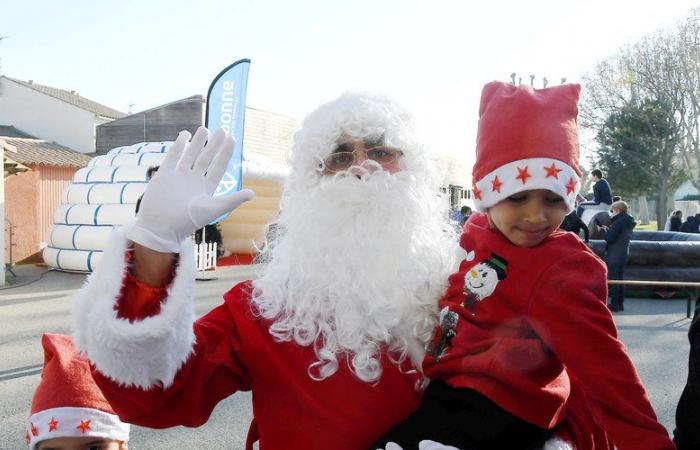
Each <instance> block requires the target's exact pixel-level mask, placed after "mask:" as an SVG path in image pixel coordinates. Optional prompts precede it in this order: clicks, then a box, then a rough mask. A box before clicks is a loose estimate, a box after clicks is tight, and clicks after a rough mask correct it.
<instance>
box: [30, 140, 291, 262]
mask: <svg viewBox="0 0 700 450" xmlns="http://www.w3.org/2000/svg"><path fill="white" fill-rule="evenodd" d="M171 144H172V142H142V143H139V144H134V145H130V146H125V147H118V148H115V149H112V150H110V151H109V152H108V153H107V154H106V155H100V156H97V157H95V158H93V159H92V160H91V161H90V162H89V163H88V166H87V167H85V168H83V169H80V170H78V171H77V172H76V173H75V175H74V176H73V182H72V183H71V184H70V186H68V188H66V191H65V192H64V194H63V203H62V204H61V205H59V206H58V208H56V210H55V211H54V216H53V223H54V225H53V226H51V228H49V230H48V232H47V238H46V241H47V246H46V247H45V248H44V251H43V257H44V261H45V262H46V264H47V265H48V266H50V267H53V268H56V269H60V270H66V271H78V272H91V271H93V270H94V269H95V268H96V267H97V266H98V265H99V263H100V259H101V258H102V251H103V250H104V249H105V247H106V246H107V243H108V241H109V236H110V233H111V232H112V230H113V229H114V227H118V226H122V225H124V224H125V223H126V222H127V221H128V220H129V219H131V218H133V217H134V215H135V213H136V201H137V200H138V198H139V197H140V196H141V194H143V192H144V191H145V190H146V185H147V181H146V172H147V171H148V169H149V168H150V167H153V166H159V165H160V164H161V163H162V162H163V159H164V158H165V155H166V154H167V152H168V149H169V148H170V145H171ZM287 173H288V169H287V167H286V166H285V165H284V164H281V163H278V162H275V161H273V160H271V159H269V158H267V157H265V156H263V155H258V154H255V153H251V154H249V155H246V156H245V160H244V162H243V187H244V188H250V189H253V190H254V191H255V192H256V196H255V198H254V199H253V200H251V201H250V202H246V203H245V204H243V205H242V206H240V207H239V208H238V209H236V213H235V214H232V215H230V216H229V217H227V218H225V219H224V220H223V221H222V222H221V224H220V228H221V232H222V237H223V241H224V248H225V249H226V251H227V253H241V254H254V253H255V249H256V246H257V245H260V244H261V242H260V239H261V238H262V236H263V234H264V231H265V226H266V224H267V223H268V221H269V220H270V219H272V218H274V216H275V215H276V214H277V211H278V208H279V199H280V196H281V192H282V185H283V184H284V180H285V179H286V177H287ZM256 242H257V243H256Z"/></svg>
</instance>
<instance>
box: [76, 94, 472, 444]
mask: <svg viewBox="0 0 700 450" xmlns="http://www.w3.org/2000/svg"><path fill="white" fill-rule="evenodd" d="M232 149H233V141H232V139H231V138H230V137H229V136H227V135H226V134H224V133H223V132H222V131H217V132H215V133H213V134H212V135H211V136H210V135H209V133H208V131H207V130H206V129H204V128H200V129H199V130H198V131H197V132H196V133H195V135H194V136H193V137H192V138H191V140H190V136H189V134H187V133H181V134H180V136H179V137H178V139H177V140H176V142H175V143H174V145H173V146H172V148H171V150H170V151H169V154H168V155H167V157H166V159H165V161H164V162H163V164H162V165H161V166H160V170H159V171H158V172H157V173H156V174H155V176H154V178H153V180H152V181H151V183H150V184H149V186H148V189H147V190H146V192H145V195H144V197H143V201H142V204H141V210H140V212H139V214H138V216H137V218H136V220H135V222H134V223H133V224H131V225H128V226H125V227H124V229H123V230H121V231H119V232H117V234H116V236H115V237H114V239H113V243H112V245H111V248H109V249H108V250H107V251H105V254H104V258H103V260H102V265H101V266H100V268H99V270H97V271H95V273H93V274H92V275H91V276H90V278H89V280H88V282H87V284H86V286H85V287H84V288H83V289H82V291H81V292H80V294H79V296H78V297H77V299H76V301H75V305H74V306H75V307H74V319H75V337H76V343H77V345H78V347H79V348H80V349H82V350H83V351H84V352H85V353H86V354H87V356H88V357H89V359H90V360H91V361H92V363H93V364H94V367H95V370H94V373H93V375H94V377H95V379H96V381H97V382H98V384H99V385H100V387H101V388H102V389H103V391H104V393H105V395H106V397H107V398H108V399H109V401H110V402H111V403H112V406H113V407H114V409H115V411H117V413H118V414H119V415H120V416H121V417H122V419H123V420H126V421H128V422H131V423H134V424H139V425H144V426H149V427H155V428H163V427H170V426H175V425H187V426H197V425H200V424H203V423H204V422H206V421H207V419H208V417H209V414H210V413H211V411H212V409H213V408H214V407H215V406H216V404H217V402H219V401H220V400H222V399H223V398H225V397H227V396H229V395H231V394H233V393H234V392H236V391H239V390H252V392H253V413H254V422H253V424H252V426H251V431H250V433H249V437H248V444H249V445H251V444H252V442H253V441H255V440H257V439H259V441H260V448H268V449H316V448H317V449H363V448H366V447H367V446H368V445H369V444H370V443H371V442H373V441H374V440H375V439H376V438H377V437H378V436H380V435H381V434H382V433H383V432H385V431H386V430H387V429H389V428H390V427H391V426H392V425H394V424H396V423H397V422H399V421H400V420H401V419H403V418H404V417H406V416H407V415H408V414H409V413H410V412H411V411H412V410H413V409H415V408H416V406H417V404H418V398H419V395H420V392H419V391H418V390H417V388H416V387H417V385H418V384H420V383H419V381H420V380H421V377H420V375H419V373H417V371H416V370H415V369H414V367H420V363H421V361H422V358H423V355H424V349H425V347H426V345H427V344H428V343H429V342H430V340H431V337H432V334H433V329H434V328H435V326H436V325H437V323H438V311H437V300H438V299H439V297H440V296H441V295H442V293H443V292H444V290H445V288H446V284H447V278H448V275H449V274H450V273H452V272H453V271H454V270H456V268H457V266H458V263H459V261H458V260H457V259H458V255H459V253H458V252H459V247H458V245H457V239H456V236H454V234H453V233H454V231H452V227H451V226H450V225H449V221H448V205H447V203H446V201H445V198H443V197H441V196H440V195H439V187H440V177H439V173H438V170H437V167H436V164H435V161H434V160H433V158H432V157H431V155H430V154H429V153H428V152H427V151H426V150H425V149H424V148H423V146H422V145H421V144H420V142H419V140H418V139H417V137H416V135H415V133H414V129H413V122H412V119H411V117H410V116H409V114H408V113H407V111H406V110H405V109H403V108H402V107H400V106H399V105H397V104H396V103H394V102H392V101H391V100H389V99H388V98H386V97H383V96H378V95H370V94H365V93H346V94H344V95H342V96H341V97H340V98H338V99H336V100H334V101H332V102H330V103H327V104H325V105H322V106H321V107H319V108H318V109H317V110H316V111H314V112H312V113H311V114H310V115H309V116H308V117H307V118H306V119H305V120H304V122H303V124H302V127H301V129H300V130H299V131H298V132H297V133H296V135H295V138H294V145H293V149H292V154H291V161H290V165H291V173H290V176H289V178H288V180H287V183H286V185H285V189H284V193H283V196H282V200H281V203H280V208H281V213H280V215H279V217H278V218H277V219H276V221H275V228H276V230H277V231H276V233H274V238H273V240H272V242H268V243H267V244H268V245H266V246H265V250H264V252H263V254H262V255H261V258H262V259H263V260H264V261H265V262H266V265H265V268H264V270H263V273H262V274H261V276H260V277H259V278H258V279H256V280H254V281H248V282H244V283H241V284H238V285H237V286H235V287H233V289H231V290H230V291H229V292H228V293H226V294H225V295H224V302H223V304H222V305H221V306H219V307H217V308H215V309H213V310H212V311H210V312H209V313H208V314H206V315H205V316H203V317H201V318H200V319H198V320H196V321H195V320H194V314H193V307H192V286H193V282H194V277H195V268H194V265H193V257H192V245H191V243H190V239H189V236H190V235H191V234H192V232H193V231H194V230H196V229H197V228H200V227H201V226H203V225H204V224H206V223H209V222H210V221H211V220H213V219H215V218H217V217H220V216H221V215H222V214H223V213H226V212H228V211H231V210H232V209H234V208H235V207H236V206H238V205H239V204H240V203H242V202H244V201H246V200H248V199H250V198H251V197H252V195H253V194H252V193H251V192H250V191H245V190H244V191H241V192H240V193H238V194H237V195H233V196H231V197H213V193H214V190H215V188H216V186H217V184H218V182H219V180H220V178H221V176H222V175H223V170H224V169H225V166H226V162H227V161H228V159H229V158H230V155H231V151H232ZM234 214H235V212H234Z"/></svg>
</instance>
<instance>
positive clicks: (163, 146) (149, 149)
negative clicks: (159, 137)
mask: <svg viewBox="0 0 700 450" xmlns="http://www.w3.org/2000/svg"><path fill="white" fill-rule="evenodd" d="M171 144H172V141H167V142H139V143H138V144H133V145H126V146H124V147H117V148H113V149H112V150H110V151H108V152H107V154H108V155H121V154H124V153H167V152H168V149H169V148H170V145H171Z"/></svg>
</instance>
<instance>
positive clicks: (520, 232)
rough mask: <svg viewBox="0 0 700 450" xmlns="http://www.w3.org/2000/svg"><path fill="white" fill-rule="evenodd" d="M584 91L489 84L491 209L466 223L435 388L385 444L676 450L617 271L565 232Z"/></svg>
mask: <svg viewBox="0 0 700 450" xmlns="http://www.w3.org/2000/svg"><path fill="white" fill-rule="evenodd" d="M579 91H580V87H579V86H578V85H562V86H556V87H552V88H547V89H541V90H537V89H533V88H531V87H529V86H514V85H510V84H505V83H500V82H493V83H489V84H487V85H486V86H485V87H484V90H483V92H482V96H481V107H480V111H479V115H480V119H479V133H478V138H477V148H476V164H475V166H474V170H473V178H474V187H473V192H474V196H475V204H476V207H477V208H478V209H479V210H480V211H482V212H483V213H482V214H474V215H472V216H471V218H470V220H469V222H467V224H466V226H465V229H464V232H463V235H462V238H461V241H460V244H461V246H462V247H463V248H464V250H465V251H466V255H468V257H467V258H466V259H465V260H464V261H462V263H461V264H460V268H459V271H458V272H457V273H455V274H453V275H452V276H450V286H449V288H448V291H447V293H446V294H445V296H444V297H443V298H442V299H441V300H440V307H441V308H442V311H441V314H440V328H439V329H438V330H437V333H436V336H435V341H434V343H433V347H432V348H431V349H430V351H429V353H428V356H426V358H425V360H424V362H423V370H424V373H425V375H426V376H427V377H429V378H430V379H432V380H433V381H432V382H431V384H430V385H429V386H428V388H427V390H426V392H425V394H424V397H423V402H422V405H421V407H420V408H419V409H418V410H417V411H416V412H415V413H414V414H413V415H411V416H410V417H409V418H408V419H407V420H406V421H404V422H403V423H401V424H399V425H398V426H397V427H396V428H395V429H393V430H392V431H390V432H389V433H388V434H387V435H386V436H385V437H384V438H382V439H381V440H380V441H378V442H377V443H376V445H374V446H372V449H375V448H384V446H385V445H386V444H387V443H389V442H395V443H398V444H399V445H401V446H402V447H403V449H404V450H409V449H416V448H418V444H419V442H420V441H422V440H432V441H437V442H440V443H442V444H446V445H451V446H454V447H457V448H459V449H461V450H480V449H501V448H502V449H510V450H512V449H541V448H543V447H544V448H576V449H578V450H586V449H593V448H595V449H596V450H598V449H600V448H603V449H608V448H612V447H613V445H614V446H615V447H616V448H617V449H619V450H644V449H649V450H651V449H653V450H662V449H673V448H674V446H673V443H672V442H671V440H670V439H669V437H668V433H667V431H666V430H665V429H664V428H663V426H661V425H660V424H659V423H658V421H657V418H656V415H655V414H654V411H653V409H652V407H651V404H650V402H649V399H648V397H647V394H646V392H645V390H644V387H643V386H642V383H641V381H640V379H639V377H638V375H637V372H636V370H635V368H634V366H633V364H632V361H631V360H630V358H629V356H628V354H627V352H626V349H625V347H624V345H623V344H622V342H620V341H619V340H618V339H617V331H616V328H615V324H614V322H613V319H612V316H611V314H610V312H609V311H608V309H607V307H606V300H607V284H606V269H605V265H604V264H603V262H602V261H601V260H600V259H599V258H598V257H596V255H595V254H593V252H592V251H591V250H590V249H589V248H588V247H587V246H586V245H585V244H584V243H583V242H581V240H580V239H579V238H578V237H577V236H575V235H574V234H572V233H567V232H563V231H561V230H558V227H559V225H560V224H561V222H562V220H563V219H564V217H565V216H566V214H568V213H569V212H571V211H572V210H573V208H574V203H575V200H576V195H577V194H578V191H579V188H580V178H579V177H580V171H579V168H578V157H579V144H578V125H577V114H578V106H577V103H578V97H579ZM484 213H485V214H484ZM391 445H393V444H390V446H389V447H387V448H391ZM424 446H425V444H424V445H423V446H422V447H424ZM393 448H395V447H393ZM431 448H438V447H435V446H433V447H431Z"/></svg>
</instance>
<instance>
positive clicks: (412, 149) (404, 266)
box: [253, 92, 458, 382]
mask: <svg viewBox="0 0 700 450" xmlns="http://www.w3.org/2000/svg"><path fill="white" fill-rule="evenodd" d="M341 137H343V138H344V137H350V138H352V139H366V138H374V139H378V140H381V141H383V143H384V145H386V146H387V147H390V148H393V149H398V150H401V152H402V156H401V159H400V161H399V163H400V167H401V170H400V171H398V172H396V173H393V174H392V173H389V172H388V171H385V170H381V167H380V166H378V165H377V164H376V163H373V162H372V161H368V162H367V165H363V167H359V168H358V167H353V168H351V169H349V170H347V171H343V172H339V173H336V174H334V175H324V173H323V170H324V164H323V160H324V158H325V157H326V156H328V155H329V154H330V153H331V152H332V151H333V150H334V149H335V148H336V147H337V146H338V142H339V140H340V139H341ZM290 166H291V173H290V175H289V177H288V179H287V181H286V184H285V188H284V192H283V194H282V199H281V203H280V208H281V213H280V215H279V217H278V218H277V219H276V221H275V230H276V232H275V234H274V237H273V238H272V239H271V240H270V242H268V243H267V245H266V246H265V249H264V250H263V252H262V254H261V259H262V260H264V261H265V262H267V265H266V267H265V269H264V273H263V274H262V276H261V277H260V278H259V279H257V280H255V281H254V283H253V286H254V292H253V304H254V307H255V310H256V311H257V312H258V314H260V315H261V316H262V317H263V318H265V319H268V320H270V321H271V325H270V333H271V334H272V335H273V336H274V337H275V338H276V339H277V340H279V341H290V340H293V341H294V342H296V343H297V344H299V345H303V346H313V348H314V350H315V354H316V358H317V360H316V361H314V362H312V363H310V367H309V375H310V376H311V377H312V378H315V379H324V378H327V377H329V376H331V375H333V374H334V373H336V372H337V370H338V368H339V363H340V361H342V359H341V358H340V357H341V356H342V357H343V358H347V361H348V365H349V367H350V369H351V370H352V372H353V373H354V374H355V375H356V376H357V377H359V378H360V379H361V380H363V381H366V382H374V381H377V380H378V379H379V378H380V377H381V374H382V367H383V364H384V363H386V361H382V358H384V356H383V355H385V354H386V355H389V357H390V358H393V359H394V360H395V361H403V360H404V359H405V358H406V356H410V357H411V359H413V360H414V361H415V362H417V363H419V362H420V360H421V358H422V355H423V353H422V352H423V348H424V346H425V345H426V344H427V343H428V342H429V340H430V339H431V337H432V333H433V329H434V327H435V325H436V321H437V319H436V317H437V301H438V299H439V296H440V295H441V294H442V293H443V291H444V289H445V288H446V282H447V277H448V275H449V274H450V273H451V272H452V271H453V270H454V269H455V268H456V264H457V263H456V255H457V254H458V250H457V248H458V246H457V244H456V238H455V236H454V232H453V231H452V227H450V226H449V225H448V219H447V215H448V202H447V201H446V199H445V198H444V197H443V196H442V195H441V194H440V191H439V188H440V176H439V172H438V168H437V164H436V160H435V159H434V158H433V157H432V156H431V155H430V154H429V153H428V152H426V151H425V149H424V148H423V146H422V145H421V144H420V142H419V140H418V138H417V137H416V135H415V132H414V125H413V120H412V118H411V116H410V114H409V113H408V112H407V111H406V110H405V109H404V108H403V107H401V106H400V105H398V104H397V103H395V102H393V101H391V100H390V99H388V98H387V97H385V96H381V95H375V94H368V93H362V92H349V93H345V94H343V95H342V96H340V97H339V98H338V99H336V100H334V101H331V102H329V103H326V104H324V105H322V106H320V107H319V108H318V109H317V110H315V111H314V112H312V113H311V114H309V115H308V116H307V117H306V119H305V120H304V121H303V123H302V127H301V129H300V130H299V131H298V132H297V133H296V134H295V136H294V144H293V147H292V154H291V158H290ZM370 168H371V169H372V170H370ZM358 174H359V175H358ZM339 360H340V361H339Z"/></svg>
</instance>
